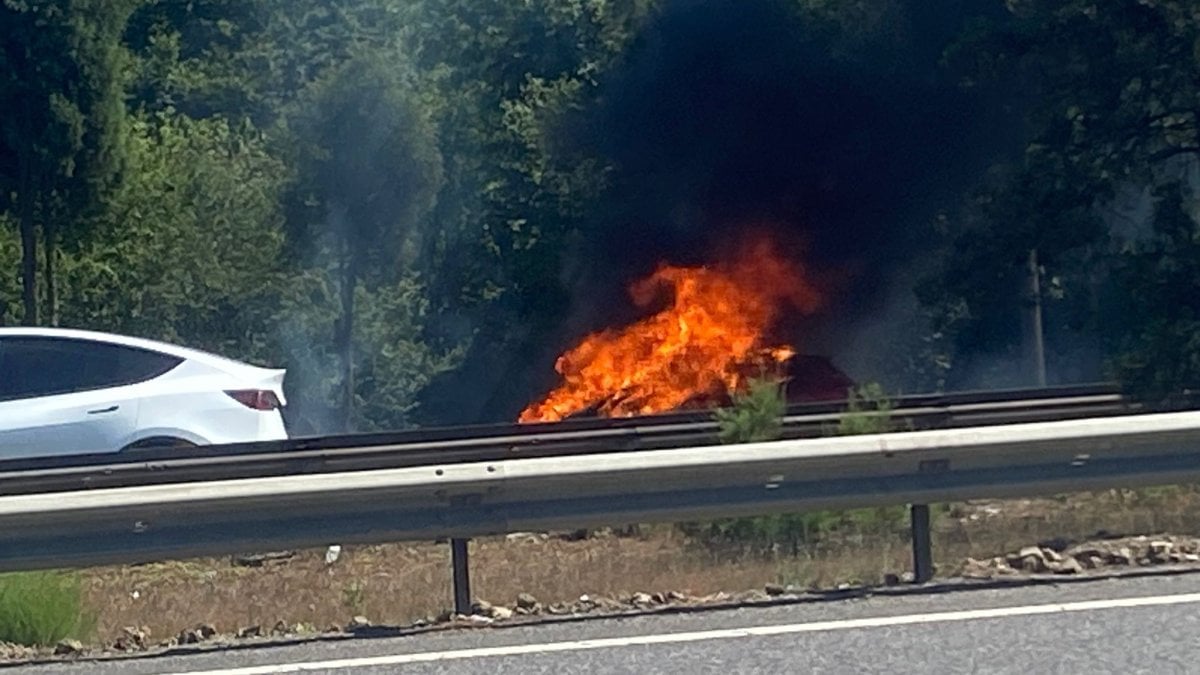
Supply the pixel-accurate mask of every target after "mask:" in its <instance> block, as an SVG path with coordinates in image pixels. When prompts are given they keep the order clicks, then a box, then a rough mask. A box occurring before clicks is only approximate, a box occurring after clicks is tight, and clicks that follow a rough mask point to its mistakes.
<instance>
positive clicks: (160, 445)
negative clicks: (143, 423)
mask: <svg viewBox="0 0 1200 675" xmlns="http://www.w3.org/2000/svg"><path fill="white" fill-rule="evenodd" d="M194 447H196V444H195V443H192V442H191V441H185V440H183V439H182V438H172V437H169V436H156V437H154V438H143V439H142V440H140V441H137V442H136V443H130V444H129V445H127V446H125V447H124V448H122V449H121V452H140V451H149V450H168V449H171V448H194Z"/></svg>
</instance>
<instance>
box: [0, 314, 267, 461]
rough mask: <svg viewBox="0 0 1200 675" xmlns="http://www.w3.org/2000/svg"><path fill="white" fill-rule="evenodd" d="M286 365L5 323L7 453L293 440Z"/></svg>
mask: <svg viewBox="0 0 1200 675" xmlns="http://www.w3.org/2000/svg"><path fill="white" fill-rule="evenodd" d="M286 372H287V371H286V370H279V369H270V368H260V367H257V366H252V365H249V364H245V363H240V362H238V361H233V360H230V359H227V358H224V357H220V356H215V355H213V354H208V353H205V352H201V351H197V350H194V349H186V348H183V347H177V346H175V345H170V344H166V343H162V342H156V341H153V340H143V339H138V338H132V337H124V336H120V335H111V334H107V333H96V332H91V331H81V330H67V329H59V328H0V459H13V458H20V457H33V456H44V455H67V454H80V453H93V452H119V451H122V450H133V449H141V448H151V447H167V446H186V445H209V444H222V443H241V442H251V441H268V440H281V439H285V438H287V431H286V428H285V426H284V421H283V415H282V411H281V409H282V408H283V406H284V405H285V404H286V400H285V399H284V394H283V378H284V375H285V374H286Z"/></svg>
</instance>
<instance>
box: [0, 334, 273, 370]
mask: <svg viewBox="0 0 1200 675" xmlns="http://www.w3.org/2000/svg"><path fill="white" fill-rule="evenodd" d="M5 337H49V338H66V339H75V340H90V341H93V342H102V343H106V344H110V345H118V346H123V347H133V348H135V349H145V350H148V351H152V352H159V353H161V354H167V355H170V356H175V357H178V358H180V359H187V360H189V361H196V362H199V363H203V364H205V365H208V366H211V367H213V368H217V369H220V370H225V371H228V370H230V369H234V370H245V369H247V368H251V369H257V370H274V369H271V368H263V367H261V366H256V365H253V364H250V363H245V362H242V361H236V360H234V359H230V358H227V357H224V356H218V355H216V354H212V353H209V352H204V351H200V350H199V349H191V348H189V347H181V346H179V345H173V344H170V343H168V342H160V341H158V340H149V339H146V338H139V337H131V336H128V335H117V334H115V333H102V332H98V331H91V330H80V329H74V328H46V327H12V328H5V327H0V338H5Z"/></svg>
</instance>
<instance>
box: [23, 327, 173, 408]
mask: <svg viewBox="0 0 1200 675" xmlns="http://www.w3.org/2000/svg"><path fill="white" fill-rule="evenodd" d="M182 361H183V359H180V358H178V357H174V356H169V355H166V354H159V353H156V352H151V351H146V350H143V349H134V348H131V347H123V346H119V345H111V344H106V343H103V342H92V341H89V340H76V339H66V338H43V337H21V338H0V400H12V399H18V398H32V397H35V396H50V395H53V394H67V393H72V392H79V391H88V390H93V389H103V388H105V387H117V386H122V385H127V384H134V383H136V382H142V381H145V380H148V379H151V378H154V377H157V376H159V375H161V374H163V373H165V372H167V371H169V370H171V369H172V368H174V367H175V366H177V365H179V363H181V362H182Z"/></svg>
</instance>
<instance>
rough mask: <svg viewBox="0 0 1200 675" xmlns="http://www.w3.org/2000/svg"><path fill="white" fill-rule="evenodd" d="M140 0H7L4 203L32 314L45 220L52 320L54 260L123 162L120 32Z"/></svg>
mask: <svg viewBox="0 0 1200 675" xmlns="http://www.w3.org/2000/svg"><path fill="white" fill-rule="evenodd" d="M135 3H136V0H117V1H115V2H114V1H110V0H48V1H46V2H28V1H26V0H4V2H3V5H0V34H3V35H4V36H5V40H4V46H3V50H2V51H0V71H3V72H4V73H5V75H4V78H3V80H0V100H4V101H7V102H8V105H7V107H6V109H5V114H4V116H3V117H2V118H0V157H3V158H5V159H4V161H0V207H2V208H4V209H6V210H7V209H12V208H15V209H16V212H17V221H18V226H19V229H20V233H21V248H22V279H23V282H22V283H23V305H24V314H23V317H22V320H23V322H24V323H26V324H29V325H33V324H36V323H38V318H39V317H38V303H37V297H38V296H37V285H36V267H37V225H38V223H39V222H40V223H41V227H42V233H43V239H44V241H45V253H44V260H45V266H46V267H45V278H46V300H47V308H48V310H49V317H48V318H49V321H50V322H51V323H56V322H57V294H56V287H55V271H54V261H55V259H56V257H57V254H58V245H59V240H60V237H61V236H62V235H63V233H64V228H65V229H66V234H68V235H72V236H73V235H75V234H76V233H77V232H78V229H79V228H81V227H82V226H83V225H84V223H85V222H86V221H87V219H88V217H89V216H90V215H91V214H93V213H94V212H95V210H96V209H97V208H98V205H99V204H100V202H101V201H102V197H103V195H104V193H105V192H106V191H107V190H108V189H110V188H111V187H112V186H113V185H114V184H115V183H116V181H117V179H118V178H119V173H120V170H121V168H122V157H123V139H124V123H125V107H124V100H123V70H124V68H125V64H126V61H125V51H124V48H123V47H122V45H121V42H120V40H121V34H122V31H123V30H124V27H125V22H126V20H127V18H128V17H129V14H130V12H131V11H132V10H133V7H134V6H135Z"/></svg>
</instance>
